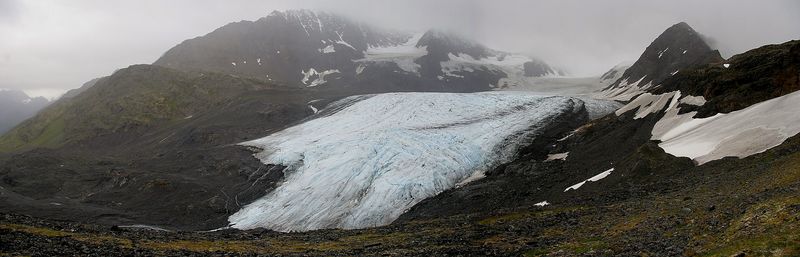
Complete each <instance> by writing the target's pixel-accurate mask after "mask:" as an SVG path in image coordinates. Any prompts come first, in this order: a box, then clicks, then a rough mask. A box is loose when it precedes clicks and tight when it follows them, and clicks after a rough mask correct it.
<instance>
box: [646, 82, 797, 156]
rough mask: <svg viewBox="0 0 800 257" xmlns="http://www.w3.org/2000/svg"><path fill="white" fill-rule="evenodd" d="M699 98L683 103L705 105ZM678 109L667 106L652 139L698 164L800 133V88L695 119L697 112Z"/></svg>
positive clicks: (760, 149)
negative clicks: (685, 111)
mask: <svg viewBox="0 0 800 257" xmlns="http://www.w3.org/2000/svg"><path fill="white" fill-rule="evenodd" d="M701 100H702V101H700V100H698V99H697V98H690V99H688V100H682V102H686V103H691V104H704V103H705V99H701ZM679 110H680V108H678V107H677V106H670V108H669V109H668V110H667V113H666V114H665V115H664V117H663V118H662V119H661V120H659V121H658V122H657V123H656V125H655V127H654V128H653V136H652V139H654V140H661V143H659V146H660V147H661V148H663V149H664V151H666V152H667V153H670V154H672V155H675V156H683V157H689V158H692V159H693V160H694V161H696V162H697V163H698V164H700V165H702V164H704V163H707V162H709V161H712V160H717V159H721V158H724V157H728V156H733V157H739V158H744V157H747V156H750V155H753V154H757V153H761V152H764V151H766V150H769V149H770V148H773V147H775V146H778V145H780V144H781V143H783V142H784V141H786V139H788V138H789V137H792V136H794V135H797V134H798V133H800V115H797V113H798V112H800V91H798V92H794V93H791V94H788V95H785V96H782V97H777V98H773V99H771V100H767V101H764V102H761V103H758V104H754V105H752V106H750V107H747V108H745V109H742V110H739V111H734V112H731V113H727V114H717V115H715V116H712V117H708V118H700V119H695V118H692V117H693V116H694V115H695V114H696V112H689V113H684V114H678V112H679Z"/></svg>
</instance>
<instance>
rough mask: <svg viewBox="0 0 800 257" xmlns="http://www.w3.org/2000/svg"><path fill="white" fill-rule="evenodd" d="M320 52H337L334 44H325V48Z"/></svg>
mask: <svg viewBox="0 0 800 257" xmlns="http://www.w3.org/2000/svg"><path fill="white" fill-rule="evenodd" d="M319 52H320V53H324V54H329V53H335V52H336V49H335V48H334V46H333V45H327V46H325V48H320V49H319Z"/></svg>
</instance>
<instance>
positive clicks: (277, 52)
mask: <svg viewBox="0 0 800 257" xmlns="http://www.w3.org/2000/svg"><path fill="white" fill-rule="evenodd" d="M408 37H409V35H406V34H402V33H396V32H390V31H382V30H378V29H376V28H372V27H370V26H368V25H366V24H361V23H357V22H353V21H350V20H348V19H346V18H343V17H340V16H337V15H332V14H328V13H324V12H312V11H308V10H292V11H286V12H277V11H276V12H273V13H271V14H270V15H269V16H267V17H264V18H261V19H259V20H257V21H252V22H251V21H241V22H236V23H231V24H228V25H225V26H223V27H221V28H219V29H217V30H215V31H213V32H211V33H209V34H208V35H205V36H202V37H198V38H194V39H190V40H186V41H184V42H183V43H181V44H179V45H177V46H176V47H174V48H172V49H170V50H169V51H167V52H166V53H165V54H164V55H163V56H162V57H161V58H159V59H158V60H157V61H156V62H155V63H154V64H155V65H160V66H164V67H169V68H174V69H179V70H185V71H215V72H222V73H227V74H235V75H240V76H248V77H253V78H258V79H262V80H269V81H273V80H274V81H279V82H284V83H297V84H299V85H304V86H310V85H311V84H310V83H309V82H308V81H306V82H301V80H303V79H304V75H303V74H304V73H314V74H312V75H313V76H316V77H317V79H320V80H322V79H324V77H322V76H320V75H319V74H317V73H324V72H325V71H329V73H355V70H356V65H355V63H354V62H352V60H355V59H360V58H362V57H363V52H364V51H366V50H367V48H369V47H381V46H390V45H396V44H398V43H401V42H405V40H407V39H408ZM334 71H335V72H334ZM305 79H308V78H305Z"/></svg>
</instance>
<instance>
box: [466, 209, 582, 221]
mask: <svg viewBox="0 0 800 257" xmlns="http://www.w3.org/2000/svg"><path fill="white" fill-rule="evenodd" d="M583 209H584V207H569V208H558V209H546V210H534V211H520V212H511V213H507V214H501V215H498V216H492V217H488V218H485V219H482V220H480V221H478V224H481V225H485V226H491V225H496V224H497V223H504V222H512V221H519V220H524V219H534V218H541V217H547V216H551V215H556V214H559V213H567V212H574V211H579V210H583Z"/></svg>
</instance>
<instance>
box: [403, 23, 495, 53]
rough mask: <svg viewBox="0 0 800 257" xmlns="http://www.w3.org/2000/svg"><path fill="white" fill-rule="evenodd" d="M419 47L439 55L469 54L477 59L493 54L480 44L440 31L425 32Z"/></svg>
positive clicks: (418, 44) (418, 43)
mask: <svg viewBox="0 0 800 257" xmlns="http://www.w3.org/2000/svg"><path fill="white" fill-rule="evenodd" d="M417 47H427V48H428V52H430V53H434V54H438V55H444V56H446V55H447V54H454V55H460V54H467V55H469V56H471V57H472V58H475V59H481V58H485V57H488V56H490V55H491V54H492V51H491V50H490V49H489V48H487V47H486V46H484V45H482V44H480V43H478V42H475V41H473V40H471V39H467V38H465V37H463V36H461V35H458V34H455V33H452V32H447V31H443V30H438V29H431V30H428V31H427V32H425V34H424V35H422V37H421V38H420V39H419V41H418V42H417Z"/></svg>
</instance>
